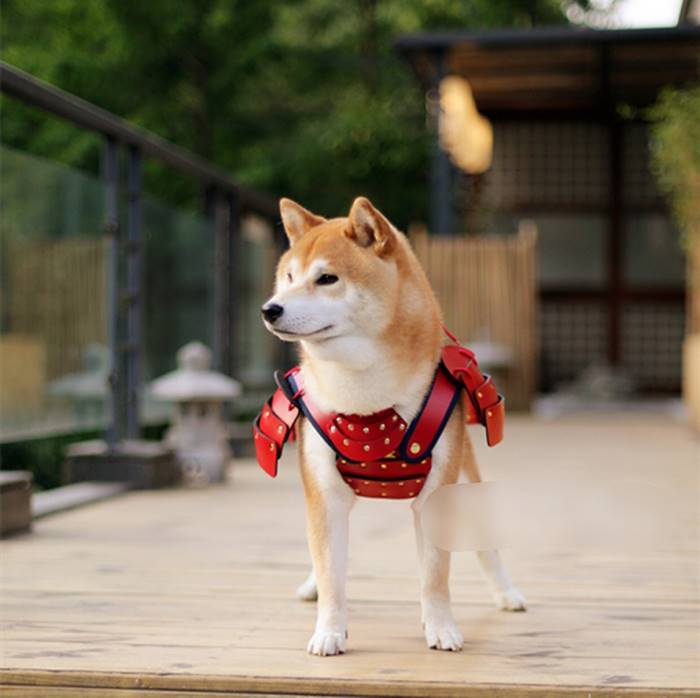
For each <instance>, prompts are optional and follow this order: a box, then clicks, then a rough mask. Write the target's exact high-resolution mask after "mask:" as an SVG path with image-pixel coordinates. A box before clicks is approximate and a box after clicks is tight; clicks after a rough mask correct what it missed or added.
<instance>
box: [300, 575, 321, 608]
mask: <svg viewBox="0 0 700 698" xmlns="http://www.w3.org/2000/svg"><path fill="white" fill-rule="evenodd" d="M297 598H299V599H301V600H302V601H316V600H317V599H318V589H317V588H316V578H315V577H314V575H313V573H311V574H310V575H309V576H308V577H307V578H306V580H305V581H304V583H303V584H300V585H299V586H298V587H297Z"/></svg>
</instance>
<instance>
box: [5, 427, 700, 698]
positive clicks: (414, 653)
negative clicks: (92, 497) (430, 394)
mask: <svg viewBox="0 0 700 698" xmlns="http://www.w3.org/2000/svg"><path fill="white" fill-rule="evenodd" d="M479 437H481V435H479ZM478 441H479V443H478V448H479V453H480V455H481V462H482V467H483V470H484V473H485V476H486V477H487V478H488V479H503V478H506V477H509V476H510V475H515V474H516V473H517V474H520V475H522V473H523V472H526V473H532V474H536V475H539V476H542V475H543V474H546V473H547V472H555V471H560V470H561V469H563V468H577V469H583V470H584V472H590V474H591V477H592V478H600V477H605V474H606V473H608V472H610V471H611V470H613V469H614V470H615V471H616V472H619V473H621V474H627V475H631V476H632V475H633V476H640V475H641V476H643V477H644V478H648V479H658V480H659V481H660V482H664V483H665V484H666V485H667V486H668V485H669V483H670V484H671V486H672V487H673V488H674V490H675V491H676V492H677V493H678V503H679V506H683V507H688V512H689V514H691V515H695V516H696V515H697V492H698V473H697V463H698V460H697V459H698V444H697V442H696V441H695V440H694V439H693V438H692V437H691V435H690V434H689V432H688V431H687V430H686V428H685V426H684V425H682V424H678V423H674V422H672V421H670V420H665V419H660V418H658V417H654V416H648V415H635V416H625V415H614V416H613V415H605V416H604V417H601V418H593V417H591V418H582V417H576V418H575V417H567V418H562V419H559V420H556V421H553V422H543V421H538V420H534V419H529V418H519V417H515V418H512V419H510V421H509V433H508V435H507V438H506V440H505V442H504V443H503V444H502V445H500V446H499V447H498V448H496V449H493V450H490V451H489V452H488V453H485V452H484V451H485V449H483V448H482V446H481V443H480V442H481V438H479V440H478ZM281 471H282V474H281V476H280V478H278V479H277V480H276V481H272V480H269V479H268V478H267V476H266V475H264V474H263V473H262V472H261V471H260V470H259V469H258V468H257V467H254V466H253V464H252V463H250V462H245V461H242V462H237V463H235V465H234V469H233V473H232V478H231V481H230V483H229V484H227V485H224V486H220V487H214V488H211V489H206V490H168V491H157V492H134V493H129V494H126V495H123V496H121V497H119V498H117V499H113V500H110V501H107V502H102V503H100V504H96V505H94V506H89V507H86V508H83V509H79V510H75V511H70V512H66V513H64V514H60V515H55V516H52V517H48V518H46V519H43V520H41V521H38V522H37V523H36V524H35V528H34V532H33V533H32V534H31V535H28V536H22V537H17V538H14V539H10V540H7V541H4V542H3V543H2V565H1V567H2V570H1V571H2V623H3V630H2V649H1V655H2V657H1V661H0V665H1V669H2V671H1V677H2V681H1V682H0V683H2V685H3V695H6V696H42V698H43V697H44V696H54V695H55V696H73V695H76V694H78V693H79V688H83V689H88V688H89V689H91V690H90V691H87V692H86V694H87V695H90V696H96V697H97V696H99V697H100V698H107V697H108V696H109V697H111V696H114V697H116V696H120V697H121V696H129V697H131V698H133V697H134V696H146V695H151V694H153V695H173V694H175V695H193V696H194V695H198V696H203V695H209V694H213V695H219V696H221V695H251V694H256V695H259V694H264V695H339V696H342V695H355V696H357V695H361V696H380V695H381V696H399V695H401V696H419V695H420V696H431V697H432V696H467V695H469V696H499V697H503V696H523V695H528V696H529V695H547V696H553V695H557V696H559V695H561V696H582V697H583V696H587V695H589V694H591V695H610V694H612V693H615V692H620V693H622V694H624V695H632V696H642V695H644V696H646V695H650V694H653V695H659V696H662V695H663V696H672V695H681V694H689V693H695V694H696V695H697V693H696V691H697V689H698V688H700V680H699V678H698V670H699V653H698V650H699V644H698V638H699V634H698V613H697V611H698V606H697V600H698V578H697V572H698V560H697V556H696V554H695V553H693V552H689V550H692V548H693V547H694V546H696V543H697V540H694V538H695V539H696V538H697V534H698V532H697V528H693V527H691V529H690V530H689V531H688V540H687V541H677V546H676V548H675V549H674V550H669V551H668V552H667V553H665V554H659V555H651V554H648V555H641V554H632V553H629V554H618V555H610V554H606V555H602V554H600V555H593V554H583V553H578V552H576V551H562V552H561V553H558V554H555V553H551V552H549V553H544V552H539V551H535V552H532V553H528V552H527V551H513V552H511V553H509V554H507V555H506V557H507V559H508V562H509V566H510V568H511V573H512V575H513V576H514V578H515V579H516V580H517V583H518V585H519V586H520V588H521V589H522V590H523V591H524V593H525V594H526V596H527V597H528V599H529V601H530V610H529V612H528V613H526V614H504V613H500V612H498V611H496V610H495V609H494V608H493V607H492V605H491V602H490V599H489V595H488V592H487V589H486V587H485V584H484V583H483V581H482V579H481V577H480V574H479V572H478V569H477V567H476V563H475V560H474V559H473V558H474V556H473V555H470V554H459V555H455V556H454V562H453V572H452V595H453V600H454V607H455V615H456V617H457V620H458V622H459V624H460V626H461V628H462V631H463V632H464V635H465V638H466V644H465V648H464V651H463V652H461V653H458V654H450V653H440V652H431V651H429V650H428V649H426V647H425V644H424V640H423V638H422V634H421V630H420V622H419V607H418V593H417V591H418V585H417V576H416V563H415V550H414V543H413V533H412V523H411V516H410V515H409V513H408V511H406V509H407V505H406V504H405V503H401V502H386V501H381V502H376V501H367V500H362V501H360V502H359V503H358V506H357V507H356V509H355V511H354V512H353V523H352V530H351V537H352V542H351V550H350V565H349V568H350V576H349V582H348V595H349V606H350V638H349V651H348V653H347V654H346V655H344V656H341V657H331V658H318V657H310V656H308V655H307V654H306V652H305V647H306V642H307V639H308V636H309V634H310V633H311V630H312V628H313V623H314V605H313V604H308V603H302V602H300V601H297V600H296V599H295V597H294V589H295V587H296V586H297V585H298V584H299V583H300V582H301V581H302V580H303V579H304V577H305V574H306V572H307V567H308V554H307V551H306V544H305V536H304V514H303V503H302V495H301V487H300V482H299V477H298V474H297V470H296V467H295V465H294V463H292V462H289V461H288V462H286V463H284V464H283V465H282V468H281ZM694 520H695V521H697V518H695V519H694Z"/></svg>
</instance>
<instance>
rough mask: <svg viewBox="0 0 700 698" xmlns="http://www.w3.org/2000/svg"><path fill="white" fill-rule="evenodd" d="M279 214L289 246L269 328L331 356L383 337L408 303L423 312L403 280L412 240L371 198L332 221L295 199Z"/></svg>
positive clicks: (266, 312) (266, 315)
mask: <svg viewBox="0 0 700 698" xmlns="http://www.w3.org/2000/svg"><path fill="white" fill-rule="evenodd" d="M280 212H281V215H282V223H283V225H284V229H285V231H286V233H287V236H288V238H289V241H290V244H291V246H290V248H289V250H287V252H285V254H284V255H283V256H282V258H281V259H280V262H279V265H278V268H277V275H276V283H275V293H274V295H273V296H272V297H271V298H270V299H269V300H268V301H267V302H266V303H265V304H264V305H263V307H262V315H263V319H264V322H265V326H266V327H267V329H268V330H270V332H272V333H273V334H275V335H276V336H277V337H279V338H280V339H282V340H284V341H301V342H302V343H303V345H304V346H305V347H306V348H311V349H316V350H320V349H321V348H322V349H323V354H324V355H326V356H329V357H332V356H333V354H334V348H335V350H337V352H338V353H346V352H343V351H342V349H343V348H344V349H346V350H347V349H348V347H349V345H350V344H351V343H352V342H353V341H356V340H358V339H370V340H371V339H374V338H378V337H380V336H381V335H382V334H383V333H384V332H385V331H386V330H387V328H388V327H389V326H390V325H391V323H392V322H395V319H396V316H397V313H398V312H399V311H400V308H401V306H402V305H403V304H409V305H410V304H413V305H414V310H415V311H417V312H420V307H418V306H419V305H420V302H419V301H420V298H416V297H413V298H412V297H406V294H407V293H408V294H409V295H413V296H415V295H416V294H410V290H407V289H406V287H405V283H403V282H404V281H405V278H406V276H410V275H411V272H410V270H409V271H406V266H407V264H410V260H409V257H410V258H411V259H412V254H411V253H410V249H409V247H408V243H407V241H406V239H405V237H404V236H403V235H402V234H401V233H400V232H399V231H398V230H396V228H394V226H393V225H392V224H391V223H389V221H388V220H387V219H386V218H385V217H384V216H383V215H382V214H381V213H380V212H379V211H378V210H377V209H376V208H375V207H374V206H373V205H372V204H371V203H370V202H369V201H368V200H367V199H365V198H364V197H359V198H357V199H355V202H354V203H353V205H352V208H351V209H350V213H349V214H348V217H347V218H333V219H330V220H327V219H325V218H322V217H321V216H317V215H315V214H313V213H311V212H310V211H307V210H306V209H305V208H303V207H302V206H300V205H299V204H297V203H295V202H293V201H290V200H289V199H282V200H281V201H280ZM414 262H415V260H414ZM415 264H416V265H417V262H415Z"/></svg>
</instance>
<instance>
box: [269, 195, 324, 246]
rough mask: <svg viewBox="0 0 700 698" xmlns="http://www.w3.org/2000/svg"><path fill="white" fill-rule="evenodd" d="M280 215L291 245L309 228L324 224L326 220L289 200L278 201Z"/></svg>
mask: <svg viewBox="0 0 700 698" xmlns="http://www.w3.org/2000/svg"><path fill="white" fill-rule="evenodd" d="M280 215H281V216H282V225H283V226H284V230H285V232H286V233H287V237H288V238H289V243H290V244H291V245H293V244H294V243H295V242H296V241H297V240H298V239H299V238H300V237H301V236H302V235H303V234H304V233H306V232H308V231H309V230H311V228H315V227H316V226H317V225H321V223H325V222H326V219H325V218H323V217H322V216H317V215H316V214H315V213H311V211H307V210H306V209H305V208H304V207H303V206H300V205H299V204H298V203H297V202H296V201H292V200H291V199H280Z"/></svg>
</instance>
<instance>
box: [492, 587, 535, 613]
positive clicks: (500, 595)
mask: <svg viewBox="0 0 700 698" xmlns="http://www.w3.org/2000/svg"><path fill="white" fill-rule="evenodd" d="M493 598H494V600H495V601H496V606H497V607H498V608H500V609H501V611H525V610H527V605H526V602H525V597H524V596H523V595H522V594H521V593H520V592H519V591H518V590H517V589H516V588H515V587H511V588H510V589H507V590H506V591H496V592H494V594H493Z"/></svg>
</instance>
